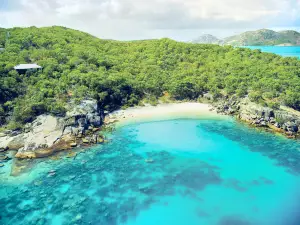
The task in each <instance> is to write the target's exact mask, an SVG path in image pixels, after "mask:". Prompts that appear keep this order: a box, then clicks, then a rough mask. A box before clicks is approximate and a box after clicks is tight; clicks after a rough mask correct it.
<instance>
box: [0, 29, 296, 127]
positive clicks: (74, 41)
mask: <svg viewBox="0 0 300 225" xmlns="http://www.w3.org/2000/svg"><path fill="white" fill-rule="evenodd" d="M0 48H5V50H4V51H2V52H0V76H1V77H0V104H1V105H0V116H1V118H2V120H1V123H2V124H3V123H5V118H9V122H10V126H11V127H18V126H20V124H23V123H25V122H28V121H31V120H32V119H33V118H34V117H35V116H37V115H39V114H42V113H52V114H58V115H59V114H63V113H64V112H65V105H66V103H67V102H68V101H70V99H75V100H80V99H82V98H86V97H92V98H96V99H98V100H99V101H100V102H101V104H102V106H103V107H104V108H105V109H107V110H114V109H117V108H119V107H121V106H133V105H136V104H138V103H139V102H140V101H141V100H143V99H148V100H150V101H152V102H155V101H156V99H158V98H159V97H161V96H163V95H168V96H171V98H173V99H176V100H184V99H187V100H191V99H192V100H196V99H197V98H198V97H201V95H202V94H203V93H206V92H210V93H212V94H213V95H214V96H215V97H221V96H225V95H232V94H236V95H238V96H245V95H247V94H249V96H250V98H251V99H252V100H255V101H258V102H262V103H265V104H268V105H271V106H276V105H278V104H285V105H287V106H290V107H293V108H295V109H298V110H299V109H300V78H299V76H300V61H299V60H297V59H294V58H282V57H280V56H277V55H274V54H268V53H261V52H260V51H259V50H254V51H253V50H249V49H245V48H242V49H240V48H233V47H231V46H225V47H221V46H217V45H200V44H189V43H181V42H176V41H173V40H169V39H161V40H147V41H132V42H119V41H111V40H100V39H98V38H96V37H93V36H91V35H88V34H86V33H83V32H79V31H75V30H71V29H67V28H63V27H49V28H35V27H30V28H13V29H0ZM20 63H37V64H39V65H41V66H43V67H44V69H43V71H40V72H36V73H28V74H26V75H19V74H18V73H17V72H16V71H15V70H14V69H13V67H14V66H15V65H17V64H20ZM6 120H7V119H6Z"/></svg>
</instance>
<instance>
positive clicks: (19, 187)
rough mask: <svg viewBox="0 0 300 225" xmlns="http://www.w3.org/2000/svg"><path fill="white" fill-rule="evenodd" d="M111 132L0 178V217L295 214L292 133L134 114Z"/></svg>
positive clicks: (187, 218) (49, 220)
mask: <svg viewBox="0 0 300 225" xmlns="http://www.w3.org/2000/svg"><path fill="white" fill-rule="evenodd" d="M110 138H111V141H110V142H109V143H107V144H105V145H102V146H96V147H92V148H91V149H89V150H88V151H84V152H82V153H81V154H79V155H78V156H77V157H76V158H75V159H74V158H66V159H65V160H58V161H52V160H46V161H43V162H40V163H39V164H38V165H36V167H35V169H34V171H32V172H31V174H34V177H35V179H33V180H30V181H28V182H27V183H24V184H20V183H17V182H14V183H11V182H7V181H5V182H1V184H0V194H1V195H0V206H1V211H0V215H1V220H0V224H14V225H18V224H22V225H24V224H29V225H30V224H34V225H37V224H51V225H60V224H101V225H108V224H109V225H121V224H122V225H154V224H155V225H165V224H172V225H182V224H187V225H194V224H195V225H196V224H197V225H199V224H203V225H249V224H253V225H298V224H300V218H298V217H299V215H300V188H299V187H300V163H299V162H300V144H299V142H298V141H293V140H288V139H285V138H283V137H281V136H275V135H272V134H268V133H265V132H259V131H257V130H255V129H249V128H247V127H246V126H244V125H242V124H239V123H236V122H235V121H233V120H231V119H228V120H186V119H181V120H169V121H160V122H148V123H140V124H132V125H127V126H124V127H121V128H118V129H117V130H116V131H115V132H114V133H113V134H111V137H110ZM150 159H151V160H150ZM147 160H148V162H146V161H147ZM51 169H55V170H56V176H53V177H52V176H49V175H48V171H49V170H51ZM32 176H33V175H32Z"/></svg>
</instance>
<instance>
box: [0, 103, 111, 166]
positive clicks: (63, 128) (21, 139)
mask: <svg viewBox="0 0 300 225" xmlns="http://www.w3.org/2000/svg"><path fill="white" fill-rule="evenodd" d="M70 108H72V110H70V111H68V112H67V114H66V116H65V117H54V116H52V115H41V116H38V117H37V118H36V119H35V120H34V121H33V122H32V123H28V124H26V125H25V127H24V129H22V130H14V131H11V130H7V131H4V132H2V133H0V163H1V164H0V166H1V165H2V166H3V164H2V163H4V162H5V161H7V160H9V159H10V157H9V156H8V151H16V154H15V155H14V156H13V157H14V158H17V159H33V158H43V157H48V156H51V155H53V154H54V153H56V152H59V151H64V150H68V149H72V148H75V147H80V146H88V145H91V144H98V143H103V142H104V141H105V140H104V136H103V134H102V133H101V130H102V128H103V127H102V125H103V121H104V112H103V111H102V110H100V109H99V107H98V105H97V102H96V101H94V100H85V101H82V102H81V103H80V104H79V105H76V106H74V105H70Z"/></svg>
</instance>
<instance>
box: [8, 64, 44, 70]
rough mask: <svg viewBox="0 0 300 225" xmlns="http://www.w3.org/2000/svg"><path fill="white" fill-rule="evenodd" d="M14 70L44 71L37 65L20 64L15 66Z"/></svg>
mask: <svg viewBox="0 0 300 225" xmlns="http://www.w3.org/2000/svg"><path fill="white" fill-rule="evenodd" d="M14 69H15V70H28V69H42V67H41V66H39V65H37V64H19V65H17V66H15V67H14Z"/></svg>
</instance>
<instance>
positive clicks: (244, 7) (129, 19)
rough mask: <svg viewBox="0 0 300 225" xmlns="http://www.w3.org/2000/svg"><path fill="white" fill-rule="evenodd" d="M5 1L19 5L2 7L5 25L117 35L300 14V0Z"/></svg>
mask: <svg viewBox="0 0 300 225" xmlns="http://www.w3.org/2000/svg"><path fill="white" fill-rule="evenodd" d="M0 1H6V2H8V1H9V3H8V4H11V5H13V7H12V9H10V10H5V9H4V10H2V11H1V4H0V26H5V27H11V26H31V25H35V26H50V25H63V26H67V27H72V28H76V29H80V30H84V31H87V32H90V33H92V34H94V35H97V36H100V37H103V38H115V39H130V38H151V37H158V36H171V37H174V38H176V37H177V38H181V39H184V32H185V31H189V32H188V33H191V32H190V31H192V30H193V31H194V32H195V33H196V32H198V33H199V32H201V31H206V30H220V29H231V30H232V31H231V32H233V31H239V30H247V29H256V28H266V27H278V26H285V27H288V26H294V25H295V24H297V23H299V19H300V18H299V14H300V0H251V1H250V0H247V1H245V0H0ZM228 32H229V31H228ZM179 33H180V34H179ZM164 34H165V35H164ZM195 35H196V34H195ZM188 38H189V37H186V39H188Z"/></svg>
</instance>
